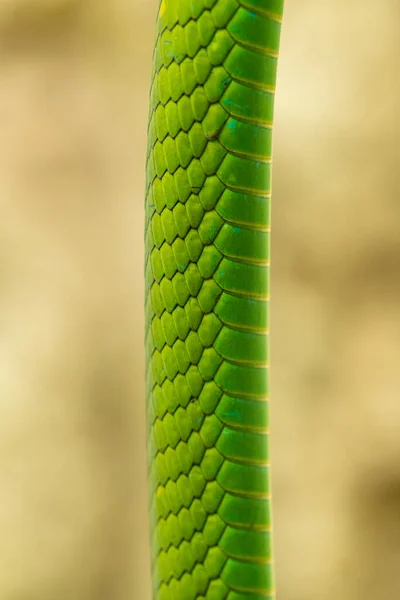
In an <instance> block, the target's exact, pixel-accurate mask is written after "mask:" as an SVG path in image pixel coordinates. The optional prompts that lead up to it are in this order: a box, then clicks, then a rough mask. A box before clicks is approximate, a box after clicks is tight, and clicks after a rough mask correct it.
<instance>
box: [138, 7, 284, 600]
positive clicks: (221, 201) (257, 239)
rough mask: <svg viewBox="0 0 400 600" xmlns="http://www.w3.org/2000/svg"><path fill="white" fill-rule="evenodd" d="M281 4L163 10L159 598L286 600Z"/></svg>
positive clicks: (156, 194) (154, 417) (156, 132)
mask: <svg viewBox="0 0 400 600" xmlns="http://www.w3.org/2000/svg"><path fill="white" fill-rule="evenodd" d="M282 12H283V0H162V1H161V2H160V6H159V11H158V17H157V30H156V43H155V50H154V57H153V76H152V84H151V92H150V114H149V127H148V153H147V168H146V177H147V183H146V225H145V248H146V250H145V261H146V262H145V264H146V266H145V280H146V302H145V311H146V357H147V358H146V390H147V392H146V393H147V420H148V468H149V482H150V483H149V485H150V515H151V519H150V520H151V552H152V579H153V598H154V600H257V599H259V600H261V599H264V600H265V599H270V598H273V597H274V596H275V592H274V573H273V567H272V543H271V501H270V476H269V460H268V400H267V398H268V377H267V376H268V297H269V254H270V251H269V236H270V233H269V231H270V230H269V227H270V197H271V194H270V191H271V190H270V182H271V134H272V123H273V108H274V89H275V82H276V70H277V59H278V50H279V40H280V30H281V19H282Z"/></svg>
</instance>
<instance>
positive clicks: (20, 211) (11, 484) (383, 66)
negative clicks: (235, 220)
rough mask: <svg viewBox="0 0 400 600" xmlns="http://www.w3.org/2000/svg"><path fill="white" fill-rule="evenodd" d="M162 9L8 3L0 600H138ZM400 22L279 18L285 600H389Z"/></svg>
mask: <svg viewBox="0 0 400 600" xmlns="http://www.w3.org/2000/svg"><path fill="white" fill-rule="evenodd" d="M156 3H157V2H156V0H113V1H112V2H109V1H107V0H85V2H82V1H81V0H46V1H45V0H12V1H11V0H1V1H0V132H1V142H0V210H1V219H0V273H1V280H0V281H1V285H0V481H1V485H0V531H1V536H0V597H1V599H2V600H54V598H57V600H130V599H132V600H149V599H150V585H149V567H148V563H149V561H148V542H147V498H146V487H145V486H146V467H145V465H146V461H145V416H144V415H145V411H144V391H143V308H142V307H143V249H142V246H143V244H142V241H143V239H142V238H143V233H142V232H143V190H144V155H145V147H146V139H145V137H146V121H147V96H148V89H149V79H150V69H151V50H152V38H153V32H154V18H155V12H156ZM399 24H400V4H399V2H398V0H385V1H382V2H376V1H374V0H353V1H352V2H348V1H347V0H336V2H330V1H328V0H302V2H296V1H295V0H287V2H286V14H285V21H284V28H283V34H282V46H281V49H282V52H281V62H280V71H279V82H278V94H277V106H276V128H275V170H274V199H273V305H272V307H273V322H272V365H273V369H272V387H273V397H272V400H273V405H272V406H273V408H272V417H273V423H272V425H273V436H272V445H273V448H272V450H273V460H274V492H275V521H276V525H275V531H276V542H275V546H276V560H277V578H278V590H279V594H278V596H279V598H280V600H331V599H333V598H340V599H341V600H358V599H360V600H361V599H362V600H376V599H377V598H379V599H380V598H384V599H385V600H396V599H398V598H399V597H400V576H399V568H400V467H399V465H400V201H399V194H400V181H399V166H400V161H399V159H400V154H399V143H400V122H399V117H398V111H399V106H400V104H399V95H400V80H399V60H398V59H399V34H400V25H399Z"/></svg>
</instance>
